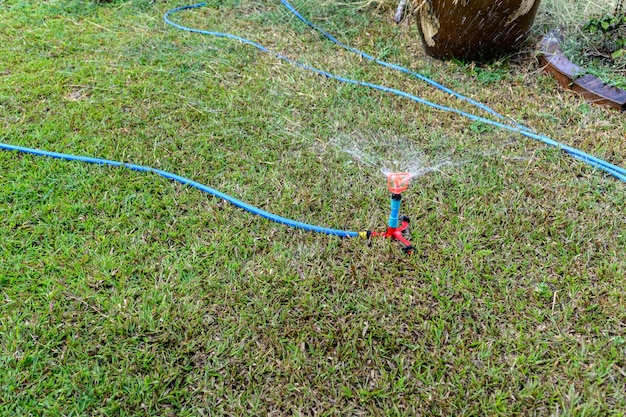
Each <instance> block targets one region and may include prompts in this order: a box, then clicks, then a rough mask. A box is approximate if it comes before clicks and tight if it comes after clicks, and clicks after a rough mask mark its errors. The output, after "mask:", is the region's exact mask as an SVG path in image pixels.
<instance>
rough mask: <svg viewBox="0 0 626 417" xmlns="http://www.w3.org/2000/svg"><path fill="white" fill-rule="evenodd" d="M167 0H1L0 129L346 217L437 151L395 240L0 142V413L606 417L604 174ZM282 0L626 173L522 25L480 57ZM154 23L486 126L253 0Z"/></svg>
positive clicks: (617, 187)
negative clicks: (406, 232)
mask: <svg viewBox="0 0 626 417" xmlns="http://www.w3.org/2000/svg"><path fill="white" fill-rule="evenodd" d="M347 3H349V2H347ZM183 4H184V3H180V1H173V0H167V1H160V0H159V1H154V2H150V1H148V0H126V1H123V0H118V1H112V2H103V3H95V2H88V1H79V0H49V1H39V2H35V1H27V0H0V27H1V28H2V30H0V142H3V143H10V144H13V145H19V146H26V147H32V148H41V149H46V150H49V151H53V152H65V153H72V154H78V155H84V156H90V157H98V158H106V159H111V160H116V161H124V162H128V163H134V164H140V165H145V166H150V167H154V168H156V169H161V170H165V171H168V172H172V173H175V174H177V175H180V176H183V177H186V178H190V179H193V180H194V181H197V182H199V183H202V184H205V185H207V186H209V187H212V188H215V189H217V190H219V191H221V192H224V193H226V194H228V195H231V196H233V197H235V198H237V199H239V200H241V201H244V202H246V203H249V204H251V205H254V206H256V207H259V208H261V209H263V210H267V211H269V212H271V213H275V214H277V215H280V216H284V217H287V218H290V219H295V220H298V221H302V222H306V223H310V224H314V225H321V226H324V227H331V228H334V229H345V230H356V231H362V230H379V231H383V230H384V229H385V224H386V221H387V216H388V215H389V195H388V194H389V193H388V191H387V189H386V179H385V177H384V175H383V174H382V173H381V168H384V167H388V166H392V168H394V169H395V168H396V167H397V166H396V165H399V166H402V165H406V164H415V163H417V162H419V161H425V162H424V163H425V164H426V165H428V164H431V165H433V164H434V165H439V168H438V169H437V170H435V171H433V172H429V173H427V174H425V175H423V176H419V177H417V178H415V179H414V180H413V181H412V183H411V185H410V187H409V189H408V190H407V191H406V192H405V193H404V194H403V203H402V204H403V205H402V214H405V215H407V216H409V217H410V218H411V233H412V235H411V239H412V242H413V244H414V246H415V247H416V250H415V253H414V254H413V255H412V256H405V255H404V254H403V253H402V251H401V250H400V247H399V246H398V245H396V243H397V242H390V241H388V240H385V239H380V238H379V239H373V240H371V241H370V242H368V241H366V240H363V239H341V238H339V237H334V236H326V235H323V234H315V233H310V232H306V231H302V230H299V229H293V228H289V227H286V226H283V225H280V224H277V223H274V222H270V221H268V220H266V219H263V218H261V217H259V216H255V215H253V214H251V213H249V212H246V211H244V210H241V209H239V208H237V207H234V206H233V205H231V204H228V203H227V202H225V201H224V200H222V199H220V198H216V197H213V196H211V195H208V194H205V193H202V192H200V191H198V190H197V189H194V188H191V187H188V186H184V185H182V184H179V183H176V182H172V181H169V180H167V179H165V178H162V177H160V176H158V175H155V174H151V173H139V172H135V171H132V170H130V169H127V168H115V167H106V166H100V165H90V164H81V163H78V162H69V161H61V160H56V159H50V158H41V157H35V156H32V155H26V154H19V153H16V152H9V151H0V218H1V219H2V222H1V223H0V415H7V416H9V415H24V416H27V415H32V416H131V415H132V416H142V415H143V416H202V415H206V416H209V415H211V416H213V415H340V416H348V415H355V416H357V415H388V416H401V415H402V416H414V415H438V416H450V415H490V416H492V415H502V416H511V415H520V416H527V415H538V416H551V415H554V416H567V415H570V416H580V415H598V416H624V415H625V411H624V410H626V394H625V393H624V386H626V334H625V333H626V300H625V297H624V288H625V286H626V278H625V277H626V250H625V249H624V248H625V247H626V234H624V224H625V222H626V208H625V206H626V196H625V195H626V194H625V191H626V184H625V183H624V182H621V181H619V180H618V179H616V178H614V177H612V176H610V175H608V174H606V173H604V172H602V171H599V170H597V169H594V168H592V167H590V166H588V165H586V164H584V163H582V162H580V161H577V160H575V159H573V158H572V157H570V156H569V155H567V154H566V153H564V152H562V151H559V150H557V149H554V148H549V147H547V146H545V145H543V144H541V143H539V142H537V141H535V140H532V139H527V138H525V137H523V136H522V135H519V134H517V133H515V132H511V131H507V130H504V129H499V128H496V127H493V126H490V125H488V124H484V123H481V122H479V121H472V120H468V119H466V118H464V117H461V116H459V115H456V114H452V113H448V112H443V111H439V110H435V109H432V108H430V107H428V106H425V105H423V104H417V103H415V102H412V101H409V100H406V99H404V98H400V97H397V96H394V95H392V94H388V93H384V92H380V91H376V90H372V89H368V88H363V87H359V86H355V85H348V84H342V83H339V82H337V81H335V80H333V79H328V78H325V77H322V76H319V75H314V74H311V73H310V72H307V71H305V70H303V69H301V68H298V67H295V66H292V65H290V64H288V63H286V62H284V61H280V60H278V59H276V58H275V57H274V56H272V55H270V54H267V53H262V52H260V51H258V50H256V49H254V48H252V47H251V46H249V45H245V44H243V43H241V42H236V41H232V40H228V39H217V38H214V37H209V36H203V35H200V34H194V33H188V32H184V31H180V30H177V29H175V28H173V27H171V26H168V25H166V24H165V23H164V22H163V14H164V13H165V12H166V11H167V10H170V9H172V8H174V7H177V6H181V5H183ZM293 4H294V6H296V7H297V8H298V9H299V10H300V11H301V12H302V13H303V14H305V15H306V16H307V17H309V18H311V19H312V20H313V21H314V22H315V23H316V24H318V25H320V26H322V27H324V28H325V29H326V30H329V31H330V32H331V33H333V34H334V35H335V36H337V37H338V38H339V39H340V40H342V41H344V42H346V43H348V44H350V45H352V46H355V47H357V48H359V49H362V50H364V51H367V52H368V53H370V54H372V55H374V56H376V57H377V58H381V59H384V60H387V61H390V62H394V63H398V64H401V65H404V66H407V67H409V68H411V69H413V70H415V71H418V72H420V73H422V74H425V75H427V76H429V77H431V78H433V79H435V80H437V81H438V82H441V83H443V84H445V85H446V86H448V87H451V88H453V89H455V90H456V91H458V92H460V93H462V94H464V95H467V96H469V97H471V98H473V99H475V100H478V101H480V102H482V103H485V104H487V105H489V106H490V107H492V108H493V109H495V110H496V111H498V112H499V113H501V114H503V115H505V116H506V117H508V118H511V119H512V120H515V121H517V122H519V123H522V124H524V125H526V126H529V127H531V128H533V129H535V130H536V131H537V132H539V133H541V134H544V135H547V136H549V137H551V138H553V139H555V140H558V141H559V142H562V143H564V144H566V145H569V146H572V147H576V148H578V149H581V150H583V151H585V152H587V153H589V154H592V155H595V156H597V157H600V158H603V159H605V160H607V161H609V162H611V163H613V164H616V165H619V166H622V167H626V139H625V138H626V123H624V114H623V113H620V112H617V111H614V110H610V109H605V108H602V107H598V106H593V105H590V104H588V103H586V102H584V101H583V100H581V99H580V98H579V97H578V96H576V95H575V94H574V93H571V92H568V91H564V90H563V89H561V88H560V87H559V86H558V84H557V82H556V81H555V80H554V79H553V78H551V77H550V76H549V75H545V74H544V73H543V72H542V70H541V68H540V67H539V64H538V61H537V59H536V57H535V56H534V53H533V48H532V43H533V41H534V40H536V39H531V40H530V42H529V45H527V46H525V47H524V48H523V49H522V51H521V52H520V53H519V54H516V55H515V56H512V57H508V58H506V59H502V60H499V61H496V62H490V63H488V64H483V65H474V64H469V63H462V62H440V61H437V60H433V59H431V58H429V57H428V56H426V55H425V54H424V53H423V51H422V48H421V45H420V42H419V39H418V33H417V29H416V27H415V24H414V22H411V21H409V22H408V23H406V22H405V23H404V24H402V25H399V26H397V25H395V24H394V23H393V22H392V15H393V11H392V10H390V9H385V8H376V7H367V8H359V7H358V5H357V4H340V2H334V3H332V2H325V3H324V4H323V5H320V3H319V2H317V1H313V0H297V1H296V0H294V2H293ZM550 4H552V3H547V4H546V6H544V7H543V8H542V9H541V10H540V13H541V14H542V16H545V15H550V13H551V10H550V9H549V8H548V6H549V5H550ZM172 19H173V20H175V21H177V22H178V23H180V24H184V25H186V26H191V27H195V28H201V29H206V30H211V31H221V32H228V33H232V34H236V35H239V36H243V37H245V38H247V39H251V40H253V41H255V42H258V43H260V44H263V45H265V46H266V47H268V48H270V49H271V50H273V51H276V52H279V53H281V54H283V55H285V56H288V57H290V58H292V59H296V60H298V61H301V62H303V63H306V64H307V65H311V66H314V67H316V68H321V69H324V70H327V71H330V72H332V73H335V74H339V75H343V76H347V77H350V78H358V79H360V80H364V81H366V82H371V83H377V84H384V85H386V86H389V87H392V88H396V89H400V90H403V91H406V92H409V93H411V94H414V95H417V96H420V97H423V98H425V99H427V100H430V101H433V102H436V103H440V104H444V105H446V106H451V107H455V108H459V109H461V110H463V111H466V112H472V113H476V114H479V115H481V116H485V114H484V112H481V111H480V110H477V109H475V108H474V107H472V106H471V105H469V104H467V103H465V102H463V101H460V100H458V99H455V98H454V97H451V96H450V95H449V94H445V93H443V92H441V91H439V90H437V89H434V88H432V87H430V86H428V85H427V84H425V83H423V82H421V81H419V80H417V79H415V78H411V77H409V76H406V75H402V74H399V73H397V72H393V71H390V70H388V69H385V68H382V67H380V66H376V65H374V64H371V63H368V62H367V61H365V60H363V59H361V58H359V57H358V56H355V55H353V54H350V53H349V52H346V51H344V50H342V49H340V48H338V47H337V46H335V45H333V44H332V43H330V42H328V41H327V40H325V39H324V38H323V37H321V36H320V35H319V34H317V33H315V32H313V31H311V30H310V28H308V27H306V26H305V25H304V24H303V23H302V22H300V21H299V20H297V19H296V18H294V17H293V16H292V15H291V14H289V13H288V11H287V10H286V9H285V8H284V7H283V6H282V5H281V4H280V2H279V1H278V0H276V1H274V0H272V1H269V0H223V1H217V0H210V1H209V2H208V4H207V5H206V7H203V8H199V9H195V10H190V11H184V12H180V13H178V14H176V15H174V16H172ZM540 21H541V20H540ZM539 32H541V27H539V28H538V29H537V32H536V33H533V36H539V35H540V34H541V33H539Z"/></svg>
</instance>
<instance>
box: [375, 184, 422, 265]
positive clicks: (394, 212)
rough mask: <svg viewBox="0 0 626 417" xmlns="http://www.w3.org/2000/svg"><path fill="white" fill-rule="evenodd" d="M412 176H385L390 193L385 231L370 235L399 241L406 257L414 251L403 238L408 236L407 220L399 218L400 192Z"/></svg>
mask: <svg viewBox="0 0 626 417" xmlns="http://www.w3.org/2000/svg"><path fill="white" fill-rule="evenodd" d="M412 176H413V175H411V173H409V172H394V173H390V174H388V175H387V188H388V189H389V191H390V192H391V213H390V214H389V221H388V222H387V230H386V231H385V232H372V233H371V235H372V236H382V237H386V238H389V239H395V240H397V241H399V242H400V243H402V244H403V245H404V247H403V248H402V250H403V251H404V252H405V253H406V254H408V255H410V254H412V253H413V250H415V248H414V247H413V245H412V244H411V242H409V241H408V239H407V238H406V237H405V236H408V235H409V218H408V217H406V216H399V214H400V203H401V202H402V192H403V191H404V190H406V189H407V187H408V186H409V181H410V180H411V177H412Z"/></svg>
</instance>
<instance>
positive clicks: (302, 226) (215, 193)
mask: <svg viewBox="0 0 626 417" xmlns="http://www.w3.org/2000/svg"><path fill="white" fill-rule="evenodd" d="M0 149H4V150H7V151H18V152H22V153H27V154H32V155H38V156H47V157H49V158H56V159H64V160H66V161H78V162H86V163H89V164H98V165H108V166H113V167H120V168H128V169H131V170H133V171H139V172H148V173H152V174H157V175H160V176H162V177H164V178H167V179H169V180H173V181H177V182H179V183H181V184H184V185H188V186H190V187H193V188H197V189H198V190H200V191H204V192H205V193H208V194H211V195H213V196H215V197H217V198H221V199H223V200H226V201H228V202H229V203H231V204H234V205H235V206H237V207H240V208H242V209H244V210H247V211H249V212H250V213H253V214H256V215H258V216H261V217H264V218H266V219H268V220H272V221H274V222H276V223H281V224H285V225H287V226H291V227H295V228H298V229H303V230H307V231H310V232H316V233H324V234H327V235H334V236H339V237H357V236H359V235H361V234H359V233H358V232H351V231H346V230H336V229H328V228H326V227H320V226H314V225H311V224H307V223H302V222H299V221H295V220H291V219H287V218H285V217H281V216H277V215H276V214H272V213H269V212H267V211H265V210H261V209H260V208H257V207H254V206H251V205H250V204H246V203H244V202H243V201H240V200H237V199H236V198H234V197H231V196H229V195H227V194H224V193H222V192H220V191H217V190H215V189H213V188H211V187H207V186H206V185H204V184H200V183H199V182H196V181H193V180H190V179H188V178H185V177H181V176H180V175H176V174H172V173H171V172H167V171H163V170H160V169H156V168H150V167H146V166H142V165H135V164H127V163H125V162H118V161H112V160H109V159H101V158H92V157H89V156H78V155H71V154H67V153H58V152H49V151H42V150H40V149H32V148H25V147H22V146H15V145H9V144H6V143H0Z"/></svg>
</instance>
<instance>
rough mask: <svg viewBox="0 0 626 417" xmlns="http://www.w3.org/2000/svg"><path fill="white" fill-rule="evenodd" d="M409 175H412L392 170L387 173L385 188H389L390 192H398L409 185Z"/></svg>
mask: <svg viewBox="0 0 626 417" xmlns="http://www.w3.org/2000/svg"><path fill="white" fill-rule="evenodd" d="M411 177H413V175H411V173H410V172H392V173H390V174H387V188H389V191H391V193H392V194H400V193H401V192H402V191H404V190H406V189H407V187H408V186H409V181H410V180H411Z"/></svg>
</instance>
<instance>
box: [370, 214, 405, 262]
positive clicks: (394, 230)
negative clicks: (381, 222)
mask: <svg viewBox="0 0 626 417" xmlns="http://www.w3.org/2000/svg"><path fill="white" fill-rule="evenodd" d="M400 221H401V222H402V223H401V224H400V226H398V227H389V228H387V231H385V232H372V234H371V235H372V236H380V237H386V238H389V239H393V240H397V241H399V242H400V243H402V244H403V245H404V247H403V248H402V250H403V251H404V253H406V254H407V255H411V254H412V253H413V251H414V250H415V247H414V246H413V245H412V244H411V242H409V240H408V239H407V238H406V237H405V235H408V234H409V218H408V217H406V216H402V217H401V218H400Z"/></svg>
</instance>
